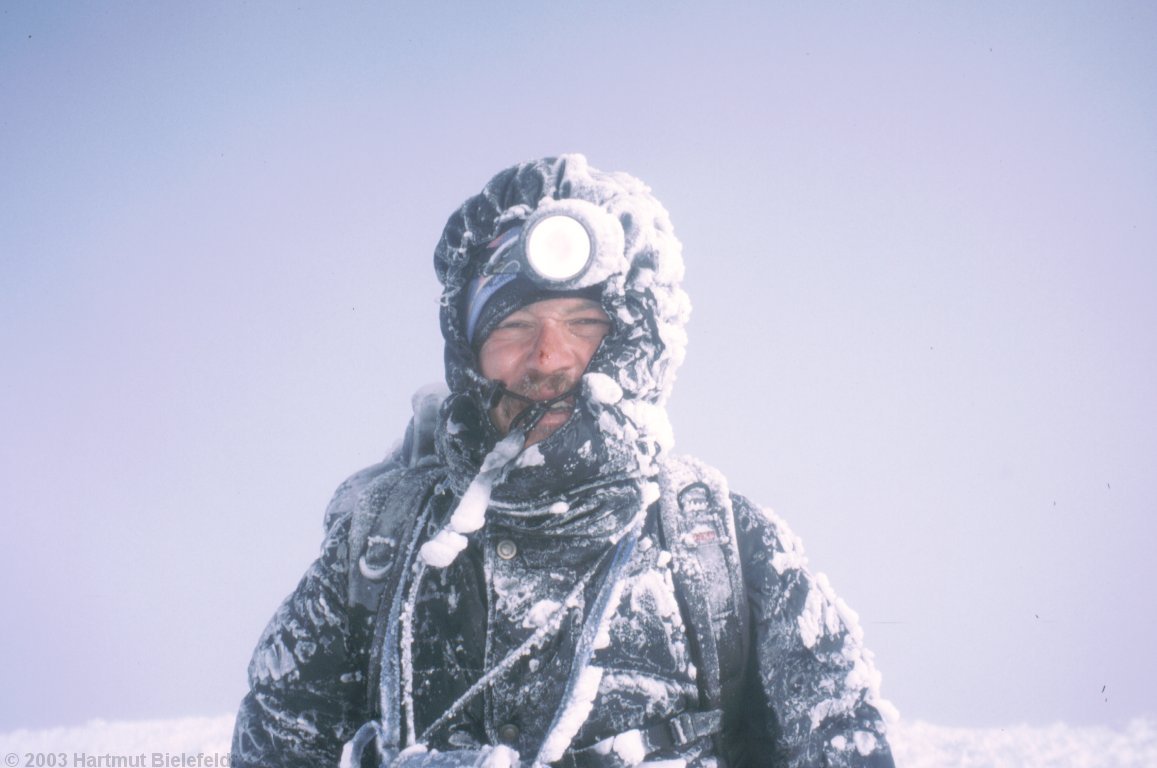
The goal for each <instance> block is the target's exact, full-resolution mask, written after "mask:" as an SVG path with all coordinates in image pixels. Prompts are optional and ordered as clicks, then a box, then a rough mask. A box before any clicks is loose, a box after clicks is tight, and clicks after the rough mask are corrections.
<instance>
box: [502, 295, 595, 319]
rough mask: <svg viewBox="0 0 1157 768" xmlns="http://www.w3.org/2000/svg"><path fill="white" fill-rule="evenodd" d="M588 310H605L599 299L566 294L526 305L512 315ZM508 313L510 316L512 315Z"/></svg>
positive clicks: (562, 314) (544, 314) (564, 315)
mask: <svg viewBox="0 0 1157 768" xmlns="http://www.w3.org/2000/svg"><path fill="white" fill-rule="evenodd" d="M588 312H600V313H602V314H604V315H605V314H606V313H605V312H603V307H602V305H601V304H599V303H598V302H597V301H594V300H593V299H588V298H584V297H580V296H566V297H564V298H560V299H542V300H541V301H536V302H534V303H532V304H527V305H526V306H525V307H522V308H520V309H516V310H514V311H513V312H511V313H510V315H518V314H522V313H527V314H530V315H533V316H535V317H549V316H561V317H568V316H571V315H581V314H585V313H588ZM510 315H508V317H509V316H510Z"/></svg>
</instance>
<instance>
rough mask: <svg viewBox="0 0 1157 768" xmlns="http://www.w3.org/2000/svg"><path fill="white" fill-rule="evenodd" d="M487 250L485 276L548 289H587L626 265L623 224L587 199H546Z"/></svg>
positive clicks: (483, 270)
mask: <svg viewBox="0 0 1157 768" xmlns="http://www.w3.org/2000/svg"><path fill="white" fill-rule="evenodd" d="M489 247H490V249H491V255H490V258H489V259H487V263H486V265H485V266H484V267H483V269H482V275H483V276H485V275H503V274H512V273H515V274H521V275H523V276H525V277H528V278H530V279H531V280H534V281H535V282H536V283H538V284H539V285H542V286H543V287H546V288H550V289H558V290H569V289H573V288H585V287H586V286H588V285H593V284H594V283H597V282H600V281H602V280H604V279H606V278H607V277H608V276H609V275H611V274H613V273H615V272H618V271H621V270H622V269H623V267H624V266H625V265H624V263H623V262H624V258H623V227H622V225H621V224H620V223H619V221H618V219H616V218H615V217H614V216H612V215H611V214H609V213H607V212H606V211H605V210H603V209H602V208H600V207H599V206H597V205H595V204H594V203H590V202H587V201H586V200H578V199H563V200H549V199H548V200H544V201H542V202H541V203H540V204H539V206H538V208H536V209H535V210H534V212H533V213H531V214H530V216H528V217H527V219H526V220H525V221H524V222H522V223H521V224H520V225H518V226H516V227H513V228H511V229H509V230H507V231H506V232H504V233H502V234H501V235H499V236H498V237H497V238H495V239H494V240H493V241H492V242H491V243H490V246H489Z"/></svg>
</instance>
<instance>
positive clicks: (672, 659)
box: [233, 155, 892, 767]
mask: <svg viewBox="0 0 1157 768" xmlns="http://www.w3.org/2000/svg"><path fill="white" fill-rule="evenodd" d="M434 261H435V268H436V270H437V273H438V277H439V280H440V281H441V283H442V285H443V294H442V309H441V324H442V334H443V336H444V338H445V342H446V346H445V359H446V383H447V384H448V385H449V392H448V393H444V392H435V391H426V392H422V393H419V395H417V396H415V401H414V405H415V416H414V419H413V421H412V422H411V425H410V427H409V429H408V431H407V436H406V440H405V441H404V443H403V445H402V446H401V448H399V449H398V450H396V451H395V452H394V453H393V454H392V455H391V457H390V458H389V459H387V460H386V461H385V462H383V463H382V464H379V465H377V466H375V467H370V468H369V469H367V470H363V471H362V472H360V473H358V474H356V475H354V476H353V477H351V478H350V479H349V480H347V481H346V482H345V483H344V484H343V485H342V487H341V488H339V489H338V492H337V494H336V495H335V497H334V500H333V502H331V504H330V507H329V509H328V510H327V514H326V539H325V543H324V545H323V552H322V555H321V557H320V558H319V559H318V561H317V562H316V563H315V564H314V565H313V566H312V567H311V568H310V569H309V571H308V572H307V573H306V575H305V577H304V578H303V579H302V582H301V584H300V585H299V586H298V588H297V590H296V591H295V592H294V594H293V595H291V596H290V597H289V598H288V600H287V601H286V602H285V603H284V604H283V605H282V607H281V609H280V610H279V611H278V613H277V614H276V615H275V616H274V618H273V620H272V621H271V622H270V625H269V627H268V628H267V629H266V631H265V634H264V635H263V637H262V639H261V641H260V643H259V645H258V647H257V650H256V652H255V653H254V656H253V661H252V663H251V665H250V671H249V673H250V682H251V691H250V693H249V695H248V696H247V697H246V698H245V700H244V702H243V703H242V706H241V711H240V713H239V715H238V718H237V725H236V731H235V734H234V744H233V759H234V763H233V764H234V765H242V766H250V765H268V766H297V765H301V766H307V765H308V766H322V765H332V764H334V763H336V762H337V760H338V757H339V754H340V753H341V752H342V751H343V746H344V753H345V754H344V758H343V763H344V764H348V765H363V766H365V765H373V766H376V765H398V766H418V765H423V766H459V765H525V766H531V765H535V766H538V765H561V766H574V767H578V766H627V765H636V764H654V765H659V764H663V765H667V766H675V765H685V766H711V765H720V766H741V765H742V766H748V765H790V766H812V765H815V766H821V765H822V766H852V765H857V766H859V765H865V766H866V765H871V766H890V765H892V759H891V755H890V751H889V749H888V745H887V742H886V740H885V738H884V727H883V724H882V721H881V720H882V719H881V716H880V711H879V708H880V707H881V705H882V702H881V701H880V700H879V699H878V696H877V693H876V684H877V678H878V675H877V673H876V672H875V670H874V668H873V666H872V662H871V656H870V654H869V653H868V652H867V651H865V650H864V649H863V648H862V646H861V640H860V632H859V629H858V628H857V626H856V619H855V615H854V614H853V613H851V612H850V611H849V610H848V609H847V608H846V606H844V604H843V603H842V602H841V601H839V600H837V599H836V598H835V596H834V595H833V594H832V593H831V591H830V589H829V588H828V586H827V584H826V581H824V580H823V579H822V578H819V579H816V578H813V577H812V576H811V575H810V574H809V573H808V571H807V570H806V569H805V561H804V558H803V554H802V551H801V549H800V545H799V542H798V540H797V539H796V538H795V537H794V536H793V535H792V534H791V532H790V531H789V530H788V529H787V527H786V526H785V525H784V524H783V523H782V522H781V521H780V520H779V519H778V518H776V517H775V516H774V515H772V514H771V513H769V512H766V511H764V510H761V509H759V508H758V507H756V506H755V505H753V504H752V503H751V502H749V501H747V500H746V499H745V498H743V497H742V496H738V495H735V494H732V493H730V491H729V490H728V488H727V484H726V481H725V479H724V478H723V477H722V476H721V475H720V474H719V473H718V472H716V471H715V470H713V469H711V468H710V467H707V466H705V465H703V464H701V463H699V462H697V461H695V460H693V459H689V458H680V457H676V456H673V455H672V453H671V447H672V442H673V441H672V434H671V428H670V424H669V423H668V421H667V417H666V412H665V411H664V408H663V405H664V403H665V401H666V399H667V396H668V394H669V392H670V387H671V383H672V379H673V377H674V372H675V368H676V367H677V366H678V365H679V363H680V362H681V361H682V358H683V351H684V346H685V342H686V336H685V334H684V330H683V329H684V324H685V323H686V320H687V317H688V314H689V309H690V308H689V304H688V302H687V298H686V295H685V294H684V293H683V291H682V290H681V288H680V287H679V281H680V280H681V278H682V272H683V265H682V257H681V253H680V245H679V243H678V241H677V240H676V239H675V237H674V235H673V234H672V231H671V226H670V223H669V221H668V217H667V213H666V211H665V210H664V209H663V207H662V206H661V205H660V204H659V202H658V201H657V200H655V199H654V197H652V196H651V194H650V191H649V190H648V189H647V188H646V187H645V186H644V185H643V184H642V183H640V182H639V181H638V180H636V179H634V178H632V177H630V176H627V175H625V174H608V173H602V172H599V171H597V170H595V169H593V168H590V167H589V166H588V165H587V163H586V160H585V158H583V157H582V156H580V155H569V156H563V157H559V158H550V159H545V160H541V161H537V162H533V163H526V164H523V165H519V166H515V167H513V168H510V169H508V170H506V171H504V172H502V173H501V174H499V175H498V176H496V177H495V178H494V179H492V180H491V181H490V183H489V184H487V185H486V187H485V189H484V190H483V191H482V193H481V194H479V195H477V196H475V197H473V198H471V199H469V200H467V201H466V203H465V204H464V205H463V206H462V208H461V209H460V210H459V211H458V212H456V213H455V214H454V215H453V216H451V217H450V220H449V222H448V223H447V225H446V228H445V230H444V232H443V234H442V238H441V240H440V242H439V243H438V246H437V249H436V251H435V257H434Z"/></svg>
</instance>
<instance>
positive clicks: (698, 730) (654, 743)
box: [560, 709, 723, 768]
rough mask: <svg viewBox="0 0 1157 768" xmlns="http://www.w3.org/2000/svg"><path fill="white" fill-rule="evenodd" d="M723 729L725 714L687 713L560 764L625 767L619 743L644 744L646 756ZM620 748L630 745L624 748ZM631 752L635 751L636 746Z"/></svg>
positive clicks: (572, 755)
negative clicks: (622, 765) (622, 762)
mask: <svg viewBox="0 0 1157 768" xmlns="http://www.w3.org/2000/svg"><path fill="white" fill-rule="evenodd" d="M722 729H723V710H720V709H713V710H711V711H710V712H684V713H682V714H680V715H676V716H674V717H672V718H670V719H667V720H663V721H662V722H658V723H655V724H654V725H652V726H650V727H649V728H643V729H640V730H636V731H634V732H632V731H627V732H625V733H620V734H617V735H615V736H611V737H608V738H606V739H603V740H602V741H599V742H596V743H594V744H592V745H591V746H589V747H583V748H582V749H576V750H574V751H573V752H568V753H566V755H564V756H563V759H562V760H561V761H560V762H561V763H562V765H564V766H565V768H603V767H604V766H608V765H619V764H621V758H618V757H616V744H615V741H616V740H619V741H620V742H628V743H629V742H635V744H641V746H642V749H643V754H644V756H650V755H653V754H655V753H656V752H659V751H666V752H674V751H675V750H678V749H679V748H681V747H685V746H687V745H688V744H691V743H693V742H695V741H698V740H699V739H702V738H706V737H708V736H714V735H715V734H717V733H719V731H721V730H722ZM619 746H620V747H622V746H626V744H622V743H621V744H620V745H619ZM628 748H634V745H633V744H632V745H631V746H630V747H628Z"/></svg>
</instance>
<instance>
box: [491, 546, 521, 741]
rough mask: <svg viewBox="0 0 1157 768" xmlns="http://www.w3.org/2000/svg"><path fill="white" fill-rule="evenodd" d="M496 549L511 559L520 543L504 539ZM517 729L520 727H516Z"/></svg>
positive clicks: (506, 558) (505, 557)
mask: <svg viewBox="0 0 1157 768" xmlns="http://www.w3.org/2000/svg"><path fill="white" fill-rule="evenodd" d="M494 549H495V551H496V552H498V556H499V557H501V558H502V559H503V560H510V559H511V558H513V557H514V556H515V555H517V554H518V545H517V544H515V543H514V542H513V541H511V540H510V539H503V540H502V541H500V542H498V545H497V546H495V548H494ZM511 727H513V726H511ZM515 730H518V729H517V728H515Z"/></svg>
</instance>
